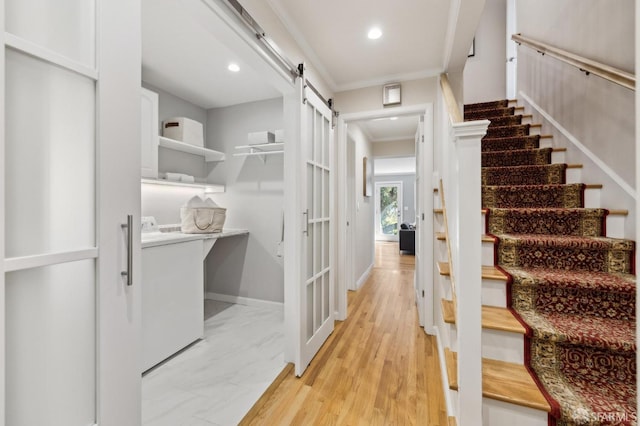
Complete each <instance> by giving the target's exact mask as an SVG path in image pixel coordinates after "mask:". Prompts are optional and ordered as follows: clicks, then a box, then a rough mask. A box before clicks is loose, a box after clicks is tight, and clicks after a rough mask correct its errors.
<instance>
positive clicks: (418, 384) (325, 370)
mask: <svg viewBox="0 0 640 426" xmlns="http://www.w3.org/2000/svg"><path fill="white" fill-rule="evenodd" d="M375 262H376V263H375V267H374V269H373V272H372V274H371V276H370V278H369V279H368V280H367V282H366V283H365V284H364V285H363V286H362V288H361V289H360V290H359V291H357V292H350V293H349V308H348V309H349V317H348V319H347V320H346V321H344V322H338V323H336V329H335V331H334V332H333V334H332V335H331V336H330V337H329V339H328V340H327V342H325V344H324V346H323V347H322V349H321V350H320V352H319V353H318V354H317V355H316V357H315V358H314V359H313V361H312V362H311V365H310V366H309V368H308V369H307V371H306V372H305V373H304V375H303V377H302V378H296V377H295V375H294V373H293V366H292V365H288V366H287V367H286V368H285V370H283V372H282V373H281V374H280V376H278V378H277V379H276V381H275V382H274V383H273V384H272V385H271V387H270V388H269V389H268V390H267V391H266V392H265V394H264V395H263V396H262V398H261V399H260V400H259V401H258V402H257V403H256V404H255V405H254V406H253V408H252V409H251V411H249V413H247V415H246V416H245V418H244V419H243V421H242V422H241V423H240V424H242V425H289V424H292V425H405V424H406V425H429V426H445V425H447V424H448V423H447V416H446V411H445V403H444V397H443V393H442V383H441V380H440V377H441V376H440V367H439V362H438V354H437V350H436V341H435V338H434V337H431V336H427V335H426V334H425V333H424V330H423V329H422V328H420V327H419V325H418V314H417V311H416V307H415V303H414V295H413V270H414V265H415V262H414V257H413V256H412V255H407V254H400V253H399V252H398V243H383V242H379V243H377V244H376V257H375Z"/></svg>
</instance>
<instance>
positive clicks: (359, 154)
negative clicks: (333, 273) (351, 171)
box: [348, 124, 375, 281]
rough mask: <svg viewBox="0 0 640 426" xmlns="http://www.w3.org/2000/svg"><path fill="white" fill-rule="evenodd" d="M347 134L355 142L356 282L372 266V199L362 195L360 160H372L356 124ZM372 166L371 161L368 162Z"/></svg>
mask: <svg viewBox="0 0 640 426" xmlns="http://www.w3.org/2000/svg"><path fill="white" fill-rule="evenodd" d="M348 133H349V135H350V136H351V138H352V139H353V141H354V142H355V147H356V158H355V162H356V167H355V177H356V213H355V220H354V222H355V253H354V255H355V256H354V257H355V259H354V263H355V272H354V277H355V279H356V281H357V280H358V279H359V278H360V277H362V276H363V275H364V274H365V273H366V272H367V270H368V269H369V268H370V267H371V266H372V265H373V261H374V253H375V245H374V244H375V235H374V228H373V224H374V210H373V207H374V202H375V200H374V197H373V194H372V196H371V197H365V196H364V195H363V190H362V189H363V168H362V158H363V157H367V158H369V160H372V159H373V158H372V157H373V149H372V143H371V142H370V141H368V140H367V138H366V137H365V135H364V133H362V131H361V130H360V128H359V127H358V125H357V124H349V125H348ZM370 164H371V165H372V166H373V161H371V162H370Z"/></svg>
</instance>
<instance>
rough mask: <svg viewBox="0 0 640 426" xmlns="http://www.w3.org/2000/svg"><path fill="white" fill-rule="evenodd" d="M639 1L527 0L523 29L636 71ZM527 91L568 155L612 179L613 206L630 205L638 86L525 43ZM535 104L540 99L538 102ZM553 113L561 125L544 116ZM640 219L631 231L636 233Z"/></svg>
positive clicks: (587, 176) (606, 201)
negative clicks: (624, 85)
mask: <svg viewBox="0 0 640 426" xmlns="http://www.w3.org/2000/svg"><path fill="white" fill-rule="evenodd" d="M633 17H634V3H633V1H632V0H620V1H617V2H609V1H602V0H589V1H585V0H566V1H563V2H560V3H558V2H555V1H552V0H544V1H539V0H522V1H519V2H518V3H517V21H518V22H517V25H518V31H519V32H521V33H522V34H523V35H524V36H527V37H531V38H535V39H538V40H541V41H544V42H546V43H549V44H551V45H553V46H557V47H560V48H563V49H566V50H568V51H571V52H575V53H578V54H581V55H585V56H586V57H588V58H591V59H595V60H598V61H601V62H603V63H605V64H610V65H614V66H617V67H620V68H622V69H624V70H627V71H630V72H633V71H634V64H633V60H634V51H635V44H634V19H633ZM518 91H519V96H518V97H519V98H521V99H522V98H525V97H526V98H528V99H530V100H531V103H527V106H531V107H532V108H527V109H528V110H529V111H531V112H533V113H534V121H536V122H542V123H543V133H549V134H553V136H554V138H553V143H554V145H557V146H567V147H568V149H569V151H568V153H567V157H568V158H567V162H569V163H582V164H584V165H585V168H584V170H583V180H585V183H601V184H604V191H602V200H601V204H602V206H603V207H605V208H611V209H621V208H622V209H629V210H630V213H631V215H630V218H633V217H634V214H635V200H634V199H633V196H632V195H630V194H629V193H628V191H625V190H624V187H626V188H630V189H631V190H632V191H633V190H634V189H635V179H636V168H635V161H634V158H635V122H634V117H635V105H634V102H635V93H634V92H633V91H631V90H628V89H625V88H622V87H620V86H617V85H615V84H613V83H610V82H608V81H606V80H604V79H601V78H599V77H597V76H594V75H589V76H587V75H585V74H584V73H582V72H580V71H579V70H578V69H576V68H573V67H571V66H569V65H565V64H564V63H561V62H560V61H558V60H556V59H553V58H550V57H548V56H542V55H540V54H538V53H536V52H535V51H534V50H532V49H529V48H527V47H524V46H520V47H519V48H518ZM533 106H537V108H534V107H533ZM544 115H548V116H550V117H552V119H553V120H555V121H556V122H557V124H558V126H560V127H561V128H562V129H563V131H561V130H560V127H558V126H553V125H552V124H551V123H550V122H549V121H547V120H545V119H544ZM572 138H573V139H575V140H577V141H578V142H579V144H580V145H582V146H584V147H585V148H586V150H587V151H588V152H590V153H591V154H592V155H593V156H594V157H596V158H597V159H598V160H599V161H601V162H603V163H604V164H605V166H606V167H607V168H608V169H610V170H611V171H612V172H613V173H614V174H615V175H617V176H612V175H611V174H607V173H604V172H602V171H601V170H600V168H599V167H597V166H596V164H595V163H594V162H593V161H592V160H591V159H590V158H589V156H588V155H586V154H584V151H582V150H580V149H578V148H577V147H576V146H574V145H573V144H572V142H571V139H572ZM634 228H635V225H634V223H633V220H632V219H630V220H628V221H627V226H626V234H627V235H633V234H634V233H635V231H634Z"/></svg>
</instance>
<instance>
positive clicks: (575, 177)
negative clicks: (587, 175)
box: [565, 168, 582, 183]
mask: <svg viewBox="0 0 640 426" xmlns="http://www.w3.org/2000/svg"><path fill="white" fill-rule="evenodd" d="M565 177H566V183H580V182H582V169H581V168H571V169H567V172H566V174H565Z"/></svg>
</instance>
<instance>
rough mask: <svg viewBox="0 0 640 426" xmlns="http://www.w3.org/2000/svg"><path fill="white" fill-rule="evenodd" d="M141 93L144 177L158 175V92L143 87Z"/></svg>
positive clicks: (141, 143)
mask: <svg viewBox="0 0 640 426" xmlns="http://www.w3.org/2000/svg"><path fill="white" fill-rule="evenodd" d="M141 90H142V93H141V95H140V113H141V116H140V117H141V123H140V124H141V127H140V149H141V159H140V163H141V170H140V175H141V176H142V177H143V178H152V179H156V178H157V177H158V94H157V93H155V92H152V91H151V90H147V89H145V88H144V87H143V88H142V89H141Z"/></svg>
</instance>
